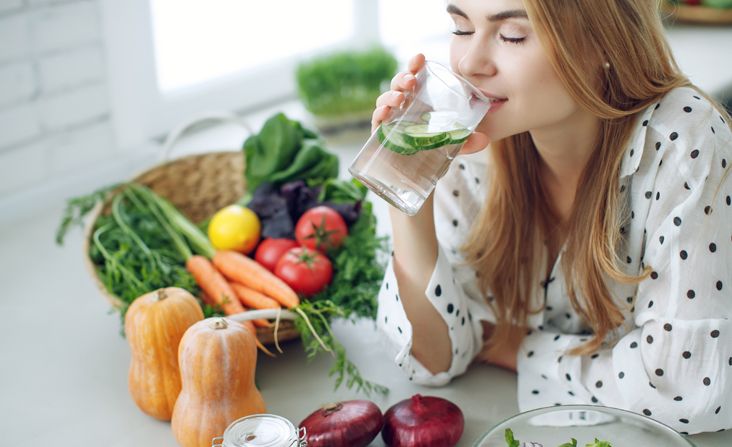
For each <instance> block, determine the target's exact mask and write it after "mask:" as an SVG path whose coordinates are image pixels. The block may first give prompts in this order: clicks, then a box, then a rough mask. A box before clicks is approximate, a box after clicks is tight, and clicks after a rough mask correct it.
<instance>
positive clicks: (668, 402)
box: [588, 96, 732, 433]
mask: <svg viewBox="0 0 732 447" xmlns="http://www.w3.org/2000/svg"><path fill="white" fill-rule="evenodd" d="M696 98H697V97H696V96H693V97H689V98H688V99H687V98H685V99H684V104H678V103H674V104H673V105H672V103H666V104H664V103H663V102H662V104H661V107H663V108H664V109H665V110H663V111H662V110H659V112H660V113H665V114H666V115H664V116H665V117H666V119H665V120H664V122H665V123H666V127H665V128H663V129H661V130H659V133H660V135H657V139H658V140H660V141H661V143H662V149H661V150H662V151H663V153H662V155H661V157H662V158H661V159H662V160H663V163H662V164H661V162H659V164H661V166H660V167H659V168H658V171H657V174H656V178H655V181H654V182H653V185H652V187H651V185H649V186H648V187H647V188H642V189H644V190H645V189H648V190H652V191H653V194H652V195H651V198H650V199H647V198H645V196H644V201H645V203H646V205H645V206H647V207H648V211H647V215H648V217H647V219H646V226H645V230H646V235H647V240H646V243H645V254H644V263H645V265H647V266H649V267H650V268H651V269H652V272H651V275H650V277H649V278H648V279H646V280H644V281H642V282H641V283H640V284H639V286H638V292H637V300H636V312H635V318H634V323H635V326H636V327H637V329H635V330H633V331H632V332H630V333H629V334H628V335H626V336H625V337H623V338H622V339H621V340H620V341H619V342H618V343H617V344H616V346H615V347H614V348H613V356H612V363H611V364H609V365H608V366H609V368H610V369H612V371H613V372H614V374H615V376H616V378H615V380H616V381H617V386H618V390H619V392H620V396H621V397H622V400H623V401H624V403H625V406H626V407H628V408H630V409H632V410H634V411H637V412H641V413H643V414H646V415H652V417H654V418H657V419H659V420H661V421H662V422H665V423H667V424H669V425H671V426H672V427H674V428H675V429H677V430H679V431H682V432H688V433H698V432H703V431H716V430H720V429H726V428H730V427H732V404H730V402H732V322H731V321H730V320H729V318H730V317H732V203H731V201H732V199H730V197H731V196H732V176H730V175H729V174H730V173H729V169H728V162H729V161H730V160H732V134H731V133H730V130H729V128H728V127H727V125H726V123H725V122H724V119H723V118H722V117H721V116H719V113H717V112H716V110H714V109H713V108H712V107H711V106H710V105H709V104H707V103H705V102H701V101H694V100H695V99H696ZM682 106H683V107H682ZM659 152H661V151H659ZM641 203H642V202H641ZM639 206H640V205H639ZM621 376H622V378H621ZM588 381H591V379H589V380H588Z"/></svg>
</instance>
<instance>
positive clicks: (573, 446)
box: [504, 428, 612, 447]
mask: <svg viewBox="0 0 732 447" xmlns="http://www.w3.org/2000/svg"><path fill="white" fill-rule="evenodd" d="M504 437H505V438H506V445H507V446H508V447H519V446H520V445H521V443H520V442H519V441H518V440H517V439H514V437H513V430H511V429H510V428H507V429H506V431H505V432H504ZM559 447H577V440H576V439H574V438H572V441H571V442H565V443H564V444H562V445H560V446H559ZM585 447H612V445H610V443H609V442H607V441H599V440H598V439H597V438H595V442H591V443H589V444H585Z"/></svg>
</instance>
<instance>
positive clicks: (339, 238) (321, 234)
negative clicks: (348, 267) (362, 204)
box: [295, 206, 348, 253]
mask: <svg viewBox="0 0 732 447" xmlns="http://www.w3.org/2000/svg"><path fill="white" fill-rule="evenodd" d="M346 236H348V226H347V225H346V221H344V220H343V218H342V217H341V215H340V214H338V211H335V210H334V209H332V208H328V207H327V206H316V207H315V208H310V209H309V210H307V211H305V213H303V215H302V216H301V217H300V220H298V221H297V225H295V238H296V239H297V241H298V242H299V243H300V245H302V246H303V247H307V248H312V249H316V250H318V251H320V252H321V253H325V252H326V251H327V250H329V249H331V248H338V247H340V246H341V244H342V243H343V238H345V237H346Z"/></svg>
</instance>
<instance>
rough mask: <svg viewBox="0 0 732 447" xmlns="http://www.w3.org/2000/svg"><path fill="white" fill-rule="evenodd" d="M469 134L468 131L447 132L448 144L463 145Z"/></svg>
mask: <svg viewBox="0 0 732 447" xmlns="http://www.w3.org/2000/svg"><path fill="white" fill-rule="evenodd" d="M471 133H472V132H470V130H468V129H456V130H451V131H450V132H448V134H450V143H451V144H459V143H464V142H465V140H467V139H468V137H469V136H470V134H471Z"/></svg>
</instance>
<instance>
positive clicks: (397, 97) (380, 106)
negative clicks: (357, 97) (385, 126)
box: [371, 53, 425, 132]
mask: <svg viewBox="0 0 732 447" xmlns="http://www.w3.org/2000/svg"><path fill="white" fill-rule="evenodd" d="M424 63H425V58H424V55H423V54H421V53H420V54H417V55H416V56H414V57H413V58H412V59H410V60H409V63H408V64H407V68H408V70H409V72H400V73H397V74H396V75H395V76H394V77H393V78H392V80H391V85H390V90H389V91H388V92H386V93H383V94H381V95H380V96H379V97H378V98H377V99H376V109H374V112H373V113H372V114H371V131H372V132H373V131H374V130H376V128H377V127H379V125H380V124H381V123H382V122H383V121H384V120H386V119H387V118H388V117H389V115H390V114H391V109H392V108H395V107H399V106H400V105H401V104H402V103H403V102H404V99H405V98H406V96H405V94H404V93H403V92H408V91H411V90H414V88H415V87H416V86H417V78H415V76H414V75H415V74H416V73H417V72H418V71H419V70H421V69H422V67H423V66H424Z"/></svg>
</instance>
